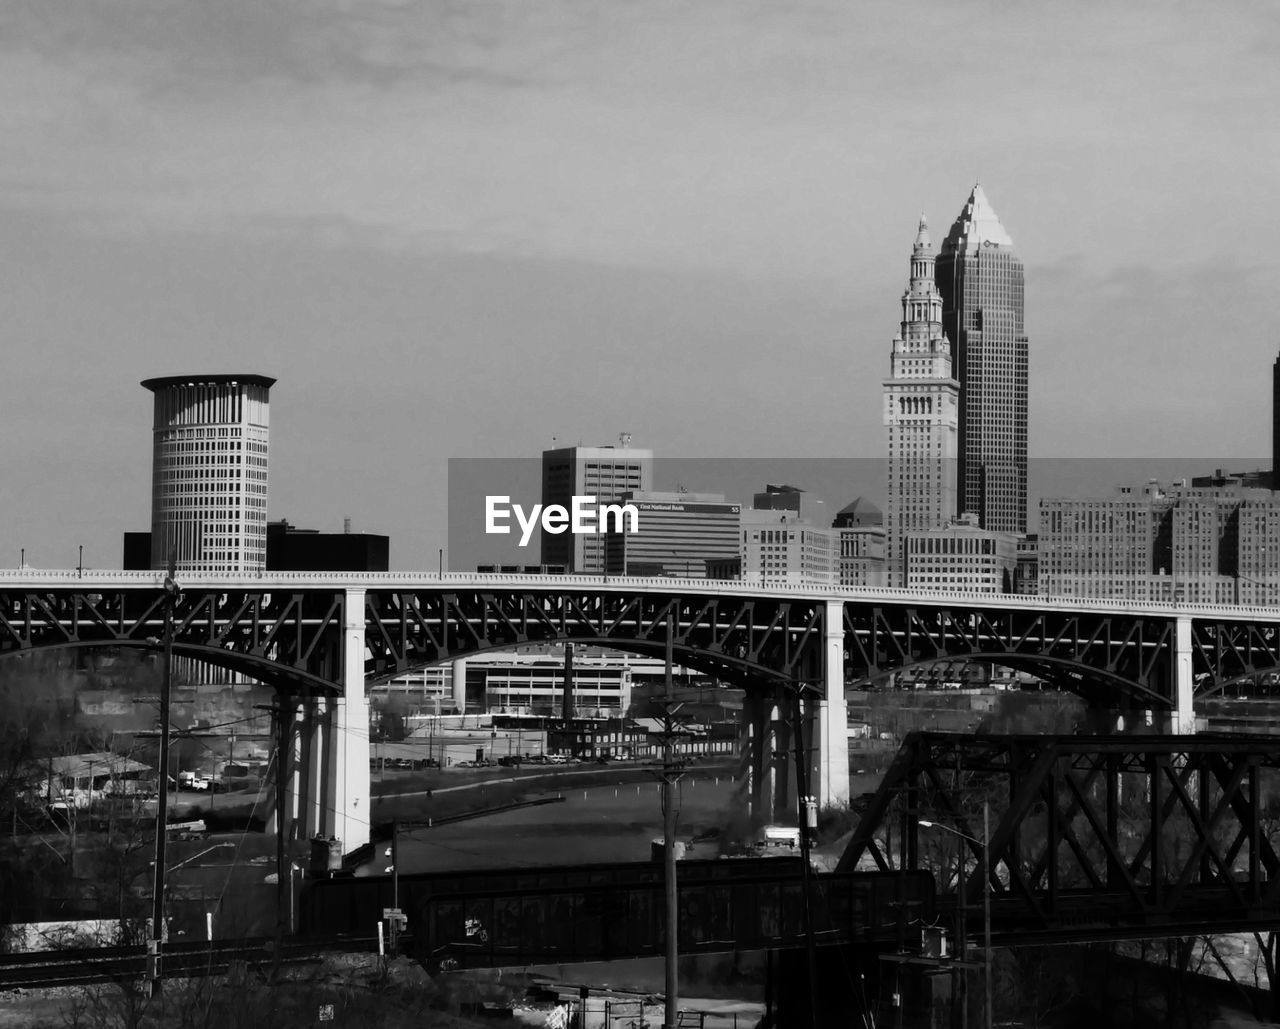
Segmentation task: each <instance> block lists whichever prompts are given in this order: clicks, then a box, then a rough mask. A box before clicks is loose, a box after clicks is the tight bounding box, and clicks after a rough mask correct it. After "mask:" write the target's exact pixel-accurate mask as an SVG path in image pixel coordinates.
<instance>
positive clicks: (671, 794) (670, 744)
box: [662, 611, 684, 1029]
mask: <svg viewBox="0 0 1280 1029" xmlns="http://www.w3.org/2000/svg"><path fill="white" fill-rule="evenodd" d="M675 630H676V625H675V618H674V617H673V614H672V612H671V611H668V612H667V653H666V658H667V669H666V691H665V695H664V697H663V700H662V711H663V716H662V843H663V847H662V883H663V891H664V894H665V900H666V954H665V966H666V967H665V973H666V974H665V976H664V984H663V988H664V990H665V991H666V1007H665V1009H664V1014H663V1018H662V1026H663V1029H676V1023H677V1021H678V1019H679V1014H678V1008H679V1005H680V981H679V972H680V965H679V961H680V901H679V892H678V883H677V880H676V802H675V785H676V783H677V782H679V781H680V779H681V777H682V776H683V775H684V770H683V765H682V763H680V762H678V761H677V760H676V746H675V739H676V731H675V721H674V719H675V713H676V711H677V710H679V708H680V705H679V704H677V703H676V695H675V683H674V682H673V680H672V668H673V666H674V664H675Z"/></svg>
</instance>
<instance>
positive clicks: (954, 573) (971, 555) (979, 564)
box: [905, 515, 1018, 593]
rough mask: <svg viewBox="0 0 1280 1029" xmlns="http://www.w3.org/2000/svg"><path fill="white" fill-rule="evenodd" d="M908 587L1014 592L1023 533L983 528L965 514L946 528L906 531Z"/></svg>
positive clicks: (965, 591)
mask: <svg viewBox="0 0 1280 1029" xmlns="http://www.w3.org/2000/svg"><path fill="white" fill-rule="evenodd" d="M905 543H906V559H907V565H906V570H907V582H906V585H907V588H908V589H924V590H948V591H958V592H964V593H1012V592H1013V583H1014V576H1015V574H1016V572H1017V565H1018V535H1017V534H1016V533H1012V532H995V531H992V530H989V529H983V528H980V527H979V526H978V524H977V518H975V517H974V516H973V515H964V516H962V517H960V518H958V519H956V520H955V521H954V522H952V524H951V525H948V526H947V527H946V528H942V529H929V530H928V531H926V532H909V533H907V534H906V541H905Z"/></svg>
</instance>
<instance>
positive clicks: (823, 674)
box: [0, 569, 1280, 847]
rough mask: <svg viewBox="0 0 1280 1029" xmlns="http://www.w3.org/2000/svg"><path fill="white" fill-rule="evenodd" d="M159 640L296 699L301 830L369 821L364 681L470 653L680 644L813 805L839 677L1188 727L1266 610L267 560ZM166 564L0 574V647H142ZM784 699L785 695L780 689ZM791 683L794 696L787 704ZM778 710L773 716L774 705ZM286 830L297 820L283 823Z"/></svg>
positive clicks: (1266, 655) (758, 773) (830, 775)
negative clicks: (1043, 687) (279, 564)
mask: <svg viewBox="0 0 1280 1029" xmlns="http://www.w3.org/2000/svg"><path fill="white" fill-rule="evenodd" d="M180 579H181V581H180V586H181V591H182V592H181V595H180V597H179V598H178V599H177V601H176V602H175V605H174V610H173V633H174V635H173V639H174V643H173V650H174V653H175V654H178V655H182V656H186V657H190V658H193V659H197V660H201V661H205V662H208V663H210V664H213V665H216V666H219V667H223V668H226V669H229V670H233V671H237V672H241V673H244V674H247V675H249V676H251V677H253V678H256V679H259V680H261V681H262V682H264V683H267V684H268V685H270V686H272V687H274V689H275V690H276V691H277V694H278V695H279V696H280V697H281V698H282V702H283V704H284V706H285V707H287V708H289V709H291V710H293V711H294V712H295V716H294V717H295V721H296V726H297V732H296V737H295V739H294V741H293V744H292V746H291V748H290V749H291V750H292V751H293V759H292V761H291V765H292V770H291V773H290V774H291V783H292V787H291V789H292V794H291V796H292V797H293V800H292V801H291V803H292V805H293V806H294V807H295V808H296V810H297V811H298V814H299V818H300V827H305V831H307V832H308V833H310V832H311V831H320V832H325V833H327V834H332V835H336V836H338V837H339V838H341V839H342V840H344V842H345V843H346V844H347V845H348V846H349V847H354V846H357V845H359V844H360V843H362V842H364V841H365V840H366V839H367V837H368V828H369V825H368V811H369V773H368V734H367V726H368V709H367V698H366V687H367V685H368V684H370V683H373V682H377V681H379V680H385V679H389V678H391V677H393V676H396V675H399V674H401V673H403V672H405V671H408V670H410V669H413V668H419V667H423V666H425V665H429V664H434V663H440V662H444V661H449V660H454V659H458V658H464V657H466V656H468V655H471V654H476V653H479V652H482V651H485V650H495V649H496V650H501V649H508V648H511V647H514V646H518V645H522V644H529V643H538V642H553V641H573V642H585V643H592V644H597V645H603V646H609V647H615V648H617V649H619V650H624V651H631V652H635V653H640V654H647V655H661V654H663V653H664V652H665V651H666V648H667V644H668V636H670V643H671V649H672V651H673V654H674V657H675V659H676V660H677V661H678V662H679V663H681V664H683V665H686V666H688V667H690V668H694V669H697V670H700V671H704V672H706V673H708V674H710V675H714V676H716V677H717V678H719V679H720V680H722V681H726V682H730V683H733V684H735V685H739V686H742V687H743V688H744V689H745V690H746V694H747V700H746V703H745V708H746V710H745V712H744V720H745V721H746V722H747V723H748V725H749V726H750V741H751V742H750V754H751V757H750V762H749V765H750V768H751V780H752V791H753V792H752V799H753V802H754V803H761V802H762V799H763V797H764V794H765V791H766V789H767V788H768V785H769V783H770V782H772V785H773V788H774V789H775V790H777V789H781V790H782V791H783V792H784V793H785V790H786V766H785V762H783V761H775V760H774V759H773V755H774V753H775V751H781V752H782V753H784V754H785V752H786V750H787V749H788V745H789V744H788V739H789V736H788V734H789V731H790V729H789V725H788V718H787V717H786V715H787V713H788V712H789V711H790V710H792V709H793V708H795V709H798V710H799V711H800V717H801V723H800V724H803V725H805V726H807V733H808V735H809V739H810V743H809V746H808V748H807V749H808V751H809V753H810V755H811V760H810V762H809V764H810V766H811V774H812V776H813V782H814V789H813V790H812V791H811V792H813V793H815V794H816V795H817V796H818V799H819V802H820V803H822V804H826V803H833V802H839V801H841V800H843V799H847V796H848V767H847V765H848V759H847V741H846V718H845V700H844V691H845V689H846V688H848V687H850V686H856V685H859V684H863V683H867V682H871V681H873V680H875V679H877V678H881V677H883V676H885V675H886V674H888V673H890V672H893V671H897V670H901V669H904V668H909V667H912V666H914V665H918V664H924V663H929V662H934V661H938V660H945V659H965V660H990V661H994V662H998V663H1000V664H1002V665H1006V666H1010V667H1014V668H1020V669H1025V670H1027V671H1030V672H1033V673H1034V674H1035V675H1036V676H1038V677H1040V678H1042V679H1045V680H1047V681H1049V682H1051V683H1053V684H1054V685H1056V686H1058V687H1060V688H1062V689H1066V690H1070V691H1073V692H1075V693H1078V694H1080V695H1081V696H1083V697H1084V698H1085V699H1086V700H1087V701H1088V702H1089V703H1090V704H1091V705H1093V706H1095V707H1102V708H1120V709H1125V708H1130V709H1148V710H1151V709H1155V710H1158V711H1162V712H1167V714H1168V717H1169V719H1170V724H1171V725H1172V726H1173V727H1174V728H1175V729H1178V730H1184V731H1185V730H1189V729H1190V728H1192V727H1193V726H1194V717H1193V713H1192V712H1193V705H1194V701H1195V699H1196V698H1197V697H1199V696H1205V695H1208V694H1210V693H1213V692H1216V691H1218V690H1221V689H1222V688H1223V687H1225V686H1227V685H1229V684H1231V683H1233V682H1236V681H1238V680H1243V679H1249V678H1253V677H1256V676H1258V675H1261V674H1264V673H1268V672H1272V671H1276V670H1280V616H1278V615H1277V613H1276V612H1275V611H1272V610H1270V609H1262V608H1239V607H1208V606H1198V605H1179V606H1168V605H1151V604H1138V603H1133V602H1125V601H1109V602H1096V601H1089V602H1086V601H1079V600H1072V599H1070V598H1039V597H1012V596H991V595H980V594H959V593H950V594H948V593H941V592H923V591H899V590H885V589H861V590H842V589H837V588H825V587H815V586H805V585H786V586H784V585H776V586H775V585H768V586H763V585H759V584H752V583H745V582H736V581H735V582H721V581H710V580H699V579H691V580H679V579H670V578H613V577H604V578H593V577H586V576H533V575H483V574H465V573H446V574H444V575H432V574H422V573H412V572H375V573H364V574H348V573H323V572H316V573H312V572H296V573H282V572H269V573H263V574H262V575H253V576H249V575H245V576H208V575H189V576H181V577H180ZM163 580H164V575H163V573H162V572H102V571H99V572H91V573H84V574H82V575H81V574H78V573H77V572H76V571H74V570H72V571H34V570H30V569H24V570H21V571H17V572H7V573H0V657H4V656H6V655H15V654H22V653H30V652H32V651H35V650H39V649H42V648H67V647H103V646H112V647H134V648H143V649H152V650H155V649H158V648H159V647H160V641H161V640H162V638H163V637H164V633H165V620H166V600H165V597H166V594H165V592H164V589H163ZM789 698H792V699H789ZM798 698H802V699H798ZM780 716H781V717H780ZM300 831H301V828H300Z"/></svg>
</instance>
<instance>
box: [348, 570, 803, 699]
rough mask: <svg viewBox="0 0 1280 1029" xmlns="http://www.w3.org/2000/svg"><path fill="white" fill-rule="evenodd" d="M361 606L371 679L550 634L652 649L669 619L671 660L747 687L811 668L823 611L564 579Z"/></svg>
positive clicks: (368, 601) (375, 597) (376, 597)
mask: <svg viewBox="0 0 1280 1029" xmlns="http://www.w3.org/2000/svg"><path fill="white" fill-rule="evenodd" d="M365 606H366V613H365V624H366V646H367V647H368V650H369V654H370V659H369V663H368V674H369V675H370V676H371V677H372V678H388V677H390V676H393V675H396V674H399V673H401V672H403V671H405V670H407V669H410V668H415V667H421V666H422V665H427V664H435V663H438V662H440V661H445V660H449V659H451V658H457V657H465V656H467V655H468V654H473V653H476V652H478V651H482V650H492V649H502V648H509V647H515V646H519V645H522V644H527V643H538V642H549V641H555V640H572V641H575V642H586V643H593V644H597V645H600V646H606V647H616V648H618V649H620V650H629V651H633V652H637V653H642V654H649V655H661V654H662V653H663V652H664V651H665V647H666V638H667V625H668V623H670V625H671V626H672V629H673V634H674V640H673V649H674V651H675V655H676V659H677V660H678V661H679V662H681V663H682V664H687V665H689V666H690V667H693V668H697V669H699V670H701V671H706V672H708V673H711V674H714V675H716V676H718V677H720V678H722V679H725V680H727V681H731V682H736V683H738V684H740V685H744V686H748V687H753V686H762V685H767V684H771V683H772V684H776V683H777V682H778V681H779V680H791V679H796V678H808V679H813V678H816V677H817V676H818V675H820V674H821V661H822V648H823V627H824V622H825V617H826V605H825V603H823V602H822V601H820V600H811V599H789V598H756V597H732V596H730V597H722V596H706V595H703V594H690V595H683V594H681V593H680V592H679V591H662V592H659V591H653V592H648V591H646V592H621V591H619V592H612V591H600V590H583V591H574V590H566V589H564V588H563V587H561V588H558V589H550V590H548V589H543V590H532V589H501V590H492V589H490V590H486V589H476V590H454V591H449V592H441V591H440V590H438V589H434V590H370V591H369V592H368V593H367V595H366V597H365Z"/></svg>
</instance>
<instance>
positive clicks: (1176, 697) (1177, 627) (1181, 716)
mask: <svg viewBox="0 0 1280 1029" xmlns="http://www.w3.org/2000/svg"><path fill="white" fill-rule="evenodd" d="M1170 685H1171V686H1172V691H1171V692H1172V695H1173V710H1172V712H1171V713H1170V719H1169V721H1170V724H1169V731H1170V732H1171V733H1175V734H1184V733H1194V732H1195V731H1196V713H1195V704H1194V701H1195V679H1194V678H1193V677H1192V672H1191V619H1190V618H1186V617H1179V618H1178V619H1177V620H1176V621H1175V622H1174V655H1173V682H1172V683H1171V684H1170Z"/></svg>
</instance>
